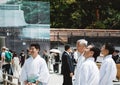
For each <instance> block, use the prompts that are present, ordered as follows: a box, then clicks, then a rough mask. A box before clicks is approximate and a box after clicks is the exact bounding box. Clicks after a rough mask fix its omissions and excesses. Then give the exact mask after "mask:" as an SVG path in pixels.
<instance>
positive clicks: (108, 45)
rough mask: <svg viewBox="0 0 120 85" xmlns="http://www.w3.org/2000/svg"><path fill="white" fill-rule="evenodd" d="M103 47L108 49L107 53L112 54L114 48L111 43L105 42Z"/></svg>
mask: <svg viewBox="0 0 120 85" xmlns="http://www.w3.org/2000/svg"><path fill="white" fill-rule="evenodd" d="M105 49H107V50H108V51H109V53H108V55H109V54H113V52H114V50H115V48H114V46H113V44H111V43H105Z"/></svg>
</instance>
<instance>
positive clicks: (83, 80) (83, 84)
mask: <svg viewBox="0 0 120 85" xmlns="http://www.w3.org/2000/svg"><path fill="white" fill-rule="evenodd" d="M88 75H89V71H88V65H85V64H84V65H82V67H81V70H80V76H81V77H80V85H89V84H88Z"/></svg>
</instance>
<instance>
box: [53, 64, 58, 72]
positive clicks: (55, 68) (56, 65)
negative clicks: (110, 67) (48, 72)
mask: <svg viewBox="0 0 120 85" xmlns="http://www.w3.org/2000/svg"><path fill="white" fill-rule="evenodd" d="M54 72H56V73H58V72H59V64H58V63H56V64H55V65H54Z"/></svg>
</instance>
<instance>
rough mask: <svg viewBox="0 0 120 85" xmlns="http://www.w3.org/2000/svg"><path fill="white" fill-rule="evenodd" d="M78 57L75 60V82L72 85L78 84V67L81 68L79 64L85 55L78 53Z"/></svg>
mask: <svg viewBox="0 0 120 85" xmlns="http://www.w3.org/2000/svg"><path fill="white" fill-rule="evenodd" d="M78 55H79V57H78V62H77V68H76V71H75V82H74V85H79V83H80V82H79V79H80V75H79V74H80V68H81V65H82V63H83V62H84V60H85V57H84V56H83V55H80V54H78Z"/></svg>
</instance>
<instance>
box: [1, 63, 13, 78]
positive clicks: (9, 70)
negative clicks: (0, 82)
mask: <svg viewBox="0 0 120 85" xmlns="http://www.w3.org/2000/svg"><path fill="white" fill-rule="evenodd" d="M2 69H3V72H5V73H7V74H10V75H13V72H12V68H11V65H10V64H5V65H3V66H2ZM8 80H11V78H10V77H8Z"/></svg>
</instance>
